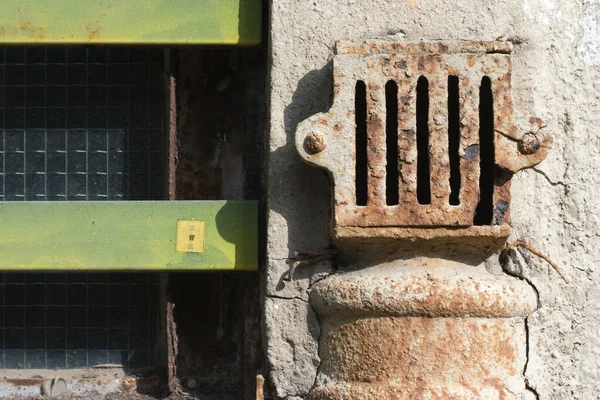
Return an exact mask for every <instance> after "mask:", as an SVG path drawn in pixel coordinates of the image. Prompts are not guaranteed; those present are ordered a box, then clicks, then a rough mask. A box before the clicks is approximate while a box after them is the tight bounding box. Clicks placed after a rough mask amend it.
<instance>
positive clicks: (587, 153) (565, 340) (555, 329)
mask: <svg viewBox="0 0 600 400" xmlns="http://www.w3.org/2000/svg"><path fill="white" fill-rule="evenodd" d="M271 12H272V17H271V33H270V40H271V52H272V54H271V57H272V60H271V61H272V70H271V82H270V96H271V97H270V163H269V171H268V191H269V193H268V199H269V215H268V244H267V251H268V270H267V273H266V282H265V284H266V296H267V300H266V308H265V315H266V320H265V323H266V327H265V339H266V347H267V356H268V366H269V373H270V381H269V384H270V385H271V388H272V391H273V393H274V394H275V395H276V397H277V398H286V397H287V398H290V399H291V398H294V399H296V398H303V396H304V395H305V394H306V393H307V391H308V390H309V389H310V387H311V386H312V384H313V382H314V379H315V375H316V372H317V366H318V354H317V353H318V351H317V346H316V341H315V321H314V318H315V316H314V313H313V312H312V310H311V309H310V306H309V305H308V303H306V299H307V292H308V291H309V290H310V285H311V275H312V273H313V272H316V271H318V272H319V273H320V274H323V273H327V272H328V271H331V267H330V266H328V265H323V264H326V263H322V264H320V265H316V266H314V267H313V266H305V267H301V268H303V269H304V270H303V272H302V273H301V274H299V275H298V281H296V282H292V283H287V282H283V281H282V277H283V275H284V274H285V273H286V271H287V270H288V268H289V265H290V262H289V260H288V259H289V258H290V257H292V256H293V252H294V251H315V250H321V249H323V248H326V247H328V246H329V245H330V239H329V230H328V224H329V218H330V189H329V180H328V177H327V175H326V173H325V172H323V171H321V170H318V169H315V168H312V167H310V166H308V165H306V164H304V163H303V162H302V160H301V159H300V157H299V156H298V155H297V154H296V151H295V148H294V145H293V143H294V139H293V137H294V132H295V128H296V125H297V124H298V123H299V122H300V121H302V120H303V119H305V118H307V117H308V116H310V115H312V114H315V113H318V112H322V111H325V110H327V108H328V106H329V104H330V103H331V63H330V61H331V59H332V57H333V46H334V43H335V41H336V40H339V39H360V38H376V37H386V36H388V37H396V38H398V39H403V40H410V41H418V40H438V39H439V40H453V39H464V40H496V39H499V40H510V41H512V42H513V44H514V52H513V100H514V106H515V116H516V118H517V119H518V118H521V117H522V118H525V117H528V116H530V115H535V116H538V117H540V118H542V119H544V120H545V121H546V122H547V123H548V125H549V127H550V129H551V130H552V132H553V134H554V138H555V144H554V148H553V150H552V151H551V153H550V155H549V157H548V159H547V160H546V161H544V162H543V163H542V164H540V165H539V166H538V167H536V168H535V169H534V170H529V171H526V172H521V173H520V174H517V175H516V176H515V178H513V187H512V237H511V239H513V238H514V239H517V238H518V239H522V240H525V241H527V242H528V243H530V244H531V245H533V246H535V247H537V248H538V249H540V250H541V251H543V252H544V253H546V254H547V255H549V256H550V257H551V258H552V259H553V260H554V261H555V262H556V263H558V264H559V265H560V266H561V268H562V269H563V270H564V272H565V273H566V274H567V275H568V276H569V277H570V278H571V283H570V284H568V285H567V284H565V283H564V282H563V281H562V280H561V278H560V277H559V276H558V275H557V274H556V273H555V272H554V270H552V269H551V268H550V267H549V266H548V265H547V264H545V263H544V262H543V261H541V260H539V259H536V258H535V257H533V258H530V259H529V262H528V263H527V264H526V265H525V267H524V275H525V276H527V277H528V278H529V279H530V280H531V282H532V283H533V284H534V285H535V287H536V288H537V290H538V291H539V294H540V299H541V305H542V307H541V308H540V309H539V310H538V311H536V312H535V313H534V314H533V315H532V316H531V317H530V318H529V319H528V328H529V346H530V347H529V360H528V364H527V370H526V371H525V375H526V377H527V379H528V382H529V385H530V387H532V388H533V389H534V390H535V391H536V392H537V394H538V396H539V398H540V399H595V398H600V395H599V394H598V393H600V274H599V272H598V263H599V262H600V238H599V236H600V195H599V193H600V173H599V172H598V171H599V169H600V167H599V166H600V131H599V130H600V2H598V1H597V0H582V1H573V0H567V1H558V0H520V1H517V0H506V1H489V0H488V1H477V2H473V1H444V0H430V1H423V0H400V1H383V0H381V1H374V0H363V1H356V0H314V1H297V0H273V1H272V10H271ZM299 271H300V270H299ZM312 281H314V279H312ZM308 321H310V322H308ZM532 396H533V395H529V397H531V398H535V396H533V397H532Z"/></svg>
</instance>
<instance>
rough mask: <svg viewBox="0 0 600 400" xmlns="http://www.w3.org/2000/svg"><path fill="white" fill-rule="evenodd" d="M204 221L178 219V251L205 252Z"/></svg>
mask: <svg viewBox="0 0 600 400" xmlns="http://www.w3.org/2000/svg"><path fill="white" fill-rule="evenodd" d="M205 228H206V222H204V221H193V220H192V221H189V220H179V221H177V251H178V252H182V253H204V230H205Z"/></svg>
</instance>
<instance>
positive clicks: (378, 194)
mask: <svg viewBox="0 0 600 400" xmlns="http://www.w3.org/2000/svg"><path fill="white" fill-rule="evenodd" d="M385 114H386V113H385V92H384V89H383V87H382V86H381V85H380V84H379V83H375V82H374V81H369V83H368V85H367V160H368V161H367V163H368V167H369V176H368V188H369V190H368V197H369V202H368V206H369V207H377V208H380V207H385V206H386V201H385V161H386V143H385V122H384V121H385Z"/></svg>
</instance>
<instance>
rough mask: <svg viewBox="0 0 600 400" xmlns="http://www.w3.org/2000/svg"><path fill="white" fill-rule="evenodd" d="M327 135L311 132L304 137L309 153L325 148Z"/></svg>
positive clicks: (315, 152) (305, 146) (318, 151)
mask: <svg viewBox="0 0 600 400" xmlns="http://www.w3.org/2000/svg"><path fill="white" fill-rule="evenodd" d="M325 147H327V144H326V143H325V137H324V136H323V135H321V134H320V133H315V132H312V133H309V134H308V135H307V136H306V139H304V149H305V150H306V152H307V153H308V154H317V153H320V152H322V151H323V150H325Z"/></svg>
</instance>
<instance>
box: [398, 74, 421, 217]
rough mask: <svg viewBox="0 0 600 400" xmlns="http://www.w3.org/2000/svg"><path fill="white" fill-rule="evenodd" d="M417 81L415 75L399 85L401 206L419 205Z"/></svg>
mask: <svg viewBox="0 0 600 400" xmlns="http://www.w3.org/2000/svg"><path fill="white" fill-rule="evenodd" d="M416 88H417V80H416V79H415V77H414V75H413V76H412V77H407V78H405V79H403V80H402V81H401V82H400V84H399V85H398V132H399V133H398V159H399V160H398V161H399V162H398V164H399V165H400V166H401V167H400V184H399V191H400V193H399V198H400V204H403V205H404V206H409V207H415V206H416V205H417V119H416V115H417V98H416V93H417V90H416Z"/></svg>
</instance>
